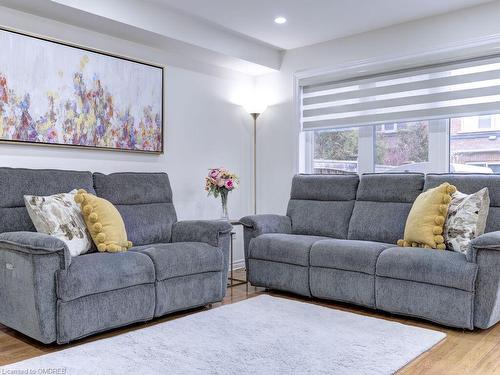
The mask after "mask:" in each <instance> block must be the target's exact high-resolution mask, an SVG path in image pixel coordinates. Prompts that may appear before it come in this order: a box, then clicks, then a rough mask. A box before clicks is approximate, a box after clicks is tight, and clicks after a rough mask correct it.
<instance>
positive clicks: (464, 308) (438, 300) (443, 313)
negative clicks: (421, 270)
mask: <svg viewBox="0 0 500 375" xmlns="http://www.w3.org/2000/svg"><path fill="white" fill-rule="evenodd" d="M375 299H376V301H377V302H376V303H377V309H380V310H385V311H389V312H391V313H395V314H401V315H408V316H414V317H418V318H423V319H427V320H430V321H433V322H436V323H440V324H444V325H447V326H452V327H458V328H467V329H473V303H474V293H473V292H467V291H465V290H460V289H455V288H447V287H443V286H438V285H431V284H425V283H419V282H414V281H407V280H396V279H390V278H385V277H380V276H376V280H375Z"/></svg>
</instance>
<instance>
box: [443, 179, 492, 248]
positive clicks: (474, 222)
mask: <svg viewBox="0 0 500 375" xmlns="http://www.w3.org/2000/svg"><path fill="white" fill-rule="evenodd" d="M489 209H490V197H489V193H488V188H484V189H481V190H479V191H478V192H476V193H474V194H470V195H469V194H464V193H461V192H459V191H456V192H455V193H453V195H452V196H451V203H450V205H449V207H448V216H447V218H446V224H445V227H444V234H443V235H444V239H445V243H446V248H447V249H449V250H453V251H458V252H460V253H464V254H465V253H466V252H467V249H468V247H469V243H470V241H471V240H472V239H474V238H476V237H477V236H480V235H481V234H483V233H484V230H485V228H486V219H487V217H488V211H489Z"/></svg>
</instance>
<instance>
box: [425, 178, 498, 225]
mask: <svg viewBox="0 0 500 375" xmlns="http://www.w3.org/2000/svg"><path fill="white" fill-rule="evenodd" d="M443 182H449V183H450V184H452V185H455V186H456V187H457V189H458V190H459V191H461V192H462V193H466V194H472V193H475V192H476V191H479V190H481V189H482V188H485V187H487V188H488V192H489V195H490V213H489V215H488V220H487V222H486V232H494V231H500V175H498V174H479V173H453V174H449V173H445V174H436V173H431V174H428V175H427V176H426V178H425V186H424V190H427V189H430V188H433V187H436V186H438V185H440V184H442V183H443Z"/></svg>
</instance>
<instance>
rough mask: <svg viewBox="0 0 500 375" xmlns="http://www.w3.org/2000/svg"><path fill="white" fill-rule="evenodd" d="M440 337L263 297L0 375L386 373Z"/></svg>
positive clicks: (26, 364)
mask: <svg viewBox="0 0 500 375" xmlns="http://www.w3.org/2000/svg"><path fill="white" fill-rule="evenodd" d="M445 336H446V335H445V334H444V333H441V332H437V331H432V330H428V329H423V328H417V327H411V326H407V325H403V324H400V323H394V322H389V321H386V320H382V319H376V318H370V317H366V316H362V315H357V314H353V313H348V312H342V311H338V310H334V309H331V308H327V307H321V306H317V305H313V304H309V303H303V302H296V301H292V300H288V299H284V298H276V297H271V296H267V295H263V296H259V297H255V298H251V299H248V300H245V301H242V302H239V303H235V304H231V305H226V306H222V307H218V308H214V309H212V310H208V311H203V312H200V313H196V314H193V315H189V316H186V317H184V318H179V319H176V320H172V321H168V322H165V323H161V324H157V325H155V326H152V327H147V328H143V329H139V330H136V331H132V332H128V333H125V334H122V335H119V336H115V337H111V338H108V339H103V340H99V341H96V342H91V343H88V344H82V345H80V346H77V347H73V348H70V349H66V350H63V351H60V352H57V353H52V354H47V355H44V356H41V357H37V358H33V359H30V360H27V361H23V362H18V363H16V364H14V365H8V366H5V367H2V368H0V374H7V373H9V372H7V370H10V371H12V370H24V371H26V370H28V371H29V370H35V372H23V373H33V374H34V373H37V374H38V373H42V372H40V370H41V369H61V368H65V369H66V371H65V373H66V374H70V375H73V374H141V375H148V374H164V375H167V374H168V375H170V374H172V375H174V374H176V375H177V374H183V375H184V374H186V375H188V374H189V375H191V374H204V375H205V374H237V375H246V374H259V375H260V374H263V375H267V374H270V375H275V374H300V375H302V374H315V375H317V374H349V375H352V374H391V373H393V372H395V371H397V370H398V369H400V368H401V367H403V366H404V365H405V364H407V363H408V362H410V361H411V360H412V359H414V358H416V357H417V356H418V355H420V354H422V353H423V352H425V351H426V350H428V349H430V348H431V347H432V346H433V345H435V344H437V343H438V342H439V341H441V340H442V339H443V338H445ZM2 371H4V372H2ZM63 371H64V370H63ZM10 373H12V372H10Z"/></svg>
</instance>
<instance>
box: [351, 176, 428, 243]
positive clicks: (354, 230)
mask: <svg viewBox="0 0 500 375" xmlns="http://www.w3.org/2000/svg"><path fill="white" fill-rule="evenodd" d="M423 186H424V175H423V174H419V173H381V174H364V175H362V176H361V179H360V182H359V189H358V194H357V197H356V203H355V205H354V210H353V213H352V217H351V221H350V223H349V235H348V238H349V239H350V240H365V241H376V242H385V243H394V244H395V243H396V241H397V240H398V239H400V238H402V237H403V234H404V227H405V224H406V218H407V217H408V213H409V212H410V209H411V206H412V204H413V201H414V200H415V198H416V197H417V196H418V195H419V194H420V193H421V192H422V188H423Z"/></svg>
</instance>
